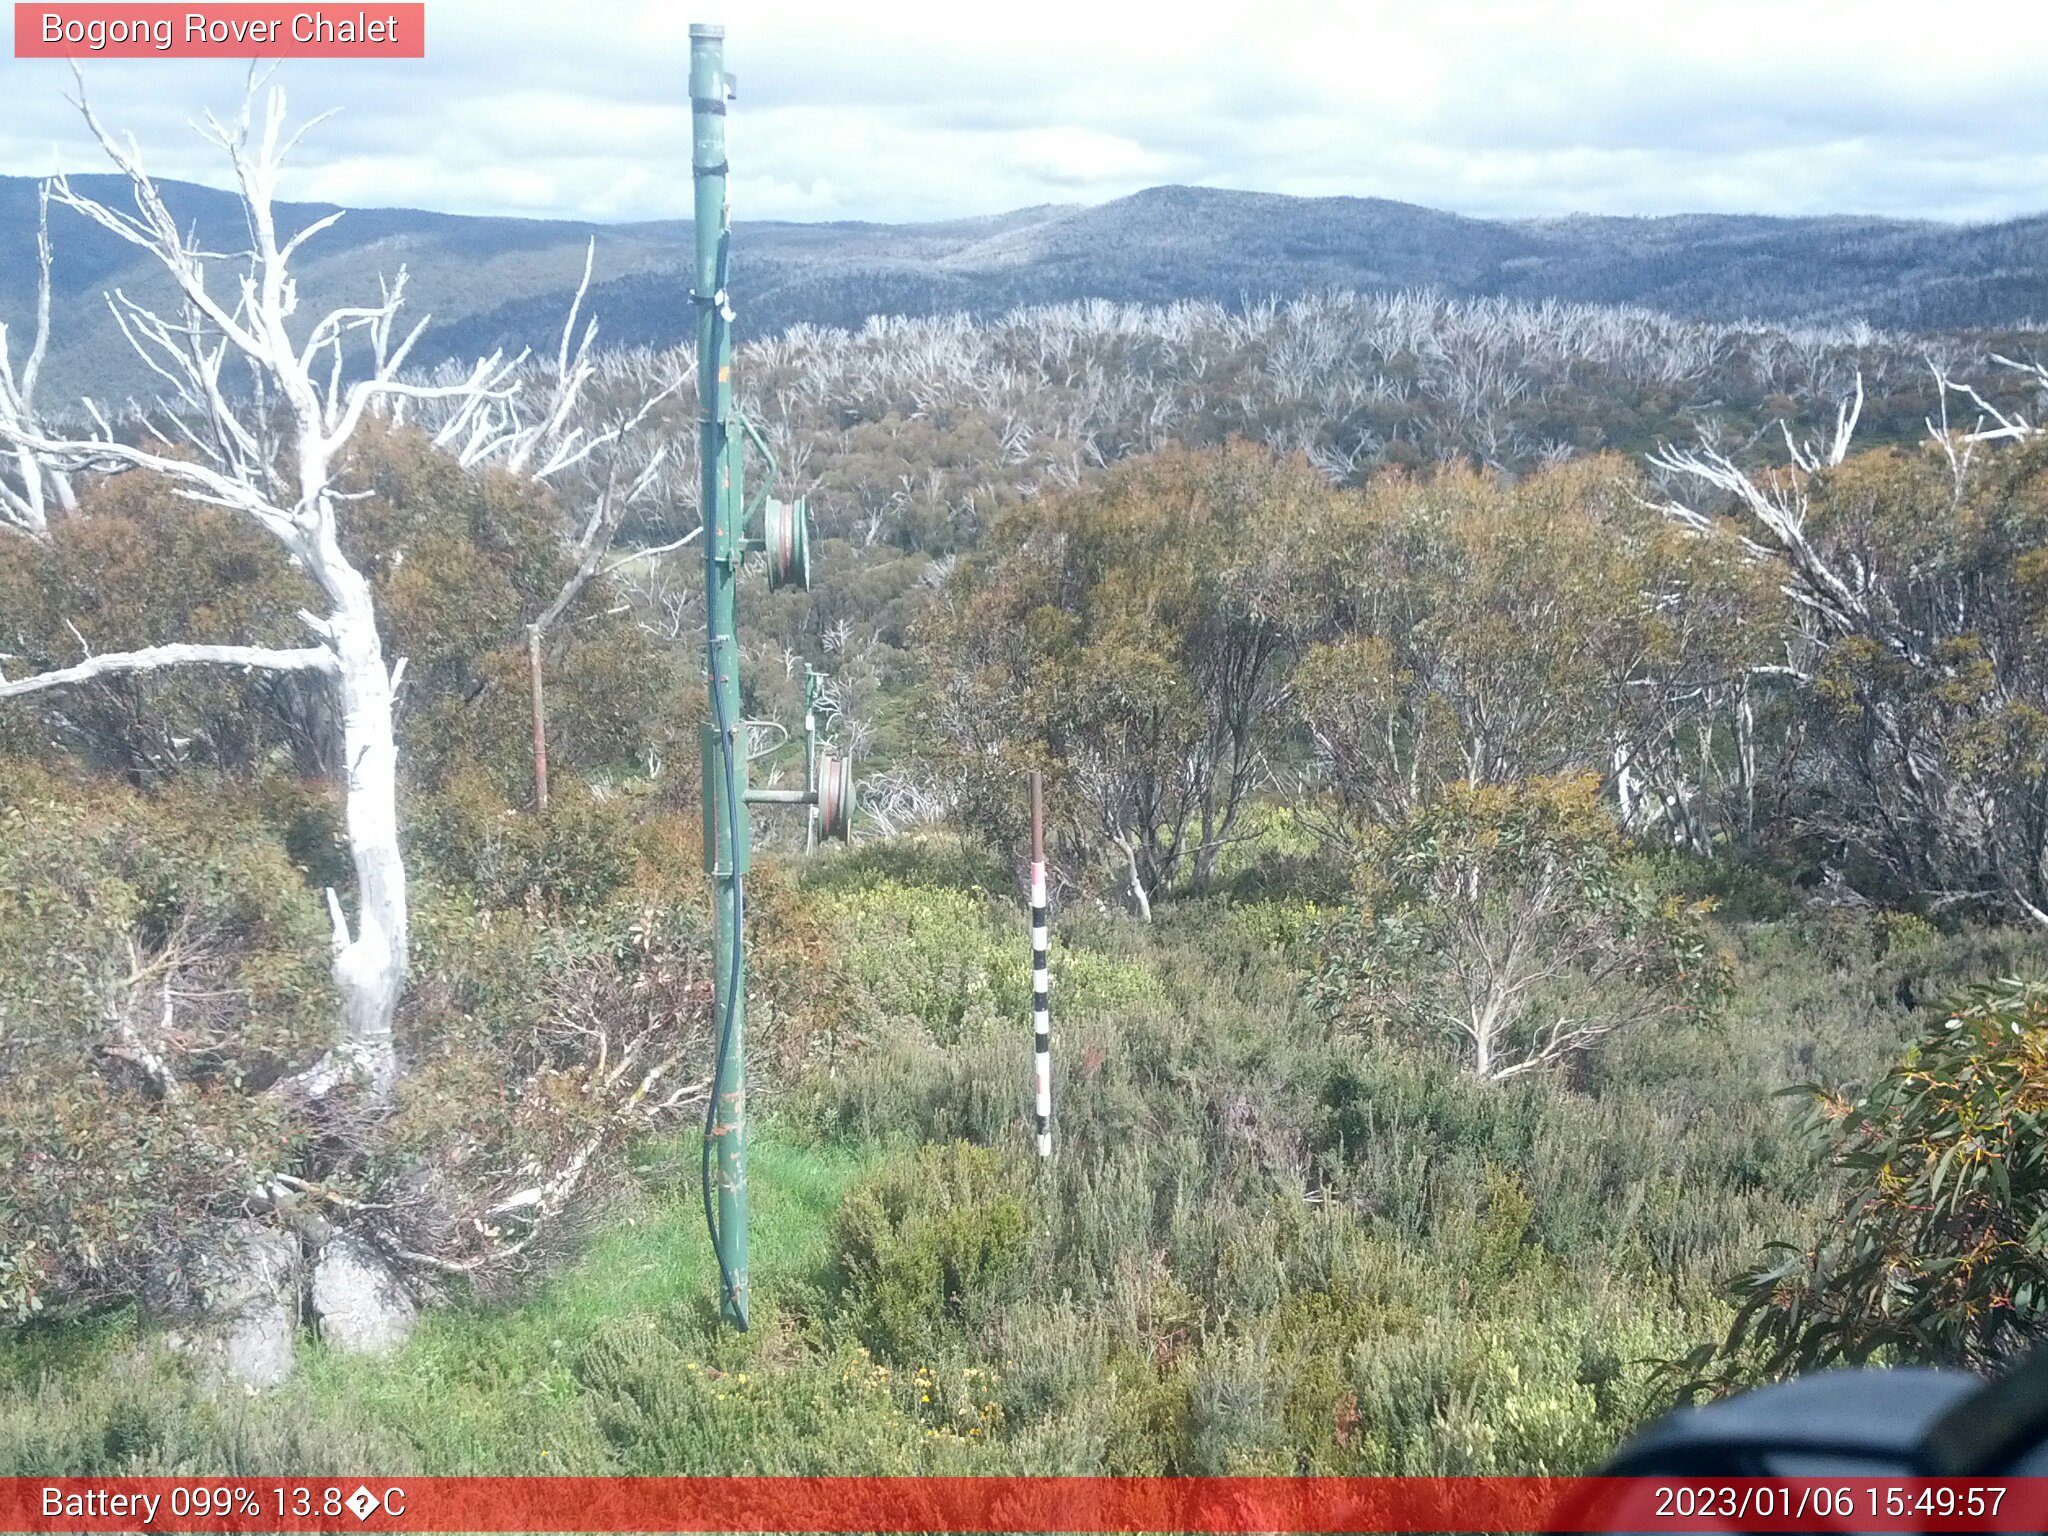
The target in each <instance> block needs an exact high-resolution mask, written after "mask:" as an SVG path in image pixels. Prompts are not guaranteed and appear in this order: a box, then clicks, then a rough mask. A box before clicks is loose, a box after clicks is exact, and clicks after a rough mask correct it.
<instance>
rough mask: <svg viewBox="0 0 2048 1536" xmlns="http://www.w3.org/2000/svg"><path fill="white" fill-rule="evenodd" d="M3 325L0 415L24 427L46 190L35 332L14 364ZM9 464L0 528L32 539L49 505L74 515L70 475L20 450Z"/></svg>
mask: <svg viewBox="0 0 2048 1536" xmlns="http://www.w3.org/2000/svg"><path fill="white" fill-rule="evenodd" d="M7 341H8V338H7V327H6V326H4V325H0V412H4V413H5V414H7V415H8V416H11V417H15V418H18V419H20V420H22V421H26V422H28V423H30V424H32V425H33V424H34V423H35V422H36V421H37V419H38V418H37V416H36V407H35V396H36V378H37V376H38V375H39V374H40V373H41V372H42V369H43V358H44V356H45V355H46V354H47V353H48V352H49V350H50V189H49V188H48V187H47V186H45V187H43V188H41V189H40V197H39V198H38V206H37V209H36V331H35V338H34V340H33V341H31V342H30V343H29V349H28V355H27V356H26V357H24V358H23V359H22V360H21V366H20V368H19V369H17V368H16V367H15V366H14V362H13V359H12V357H11V356H10V355H9V352H8V345H7ZM13 460H14V462H13V464H12V466H11V473H12V477H13V478H12V479H11V480H10V479H9V478H8V476H7V475H6V474H0V528H11V529H13V530H14V531H16V532H18V533H25V534H28V535H29V536H30V537H32V538H41V537H43V536H44V535H45V534H47V533H48V532H49V529H50V506H51V504H52V503H53V502H54V503H55V504H56V506H57V508H58V509H59V510H60V511H63V512H75V511H76V510H77V509H78V499H77V497H76V496H74V495H73V494H72V489H71V477H70V476H69V475H67V474H65V473H64V472H63V471H62V470H61V469H58V468H56V467H55V466H53V465H51V464H48V463H45V462H43V461H41V460H39V459H38V458H37V457H36V456H35V455H34V454H33V453H30V452H29V451H28V450H27V449H25V448H16V449H15V451H14V454H13Z"/></svg>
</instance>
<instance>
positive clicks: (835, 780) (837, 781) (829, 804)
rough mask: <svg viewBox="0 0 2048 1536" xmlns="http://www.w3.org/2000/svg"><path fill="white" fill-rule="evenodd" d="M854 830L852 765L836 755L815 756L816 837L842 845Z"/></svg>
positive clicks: (823, 754) (848, 760)
mask: <svg viewBox="0 0 2048 1536" xmlns="http://www.w3.org/2000/svg"><path fill="white" fill-rule="evenodd" d="M852 828H853V763H852V761H851V760H850V759H848V758H844V757H840V756H839V755H838V754H837V753H833V752H822V753H820V754H819V755H818V836H820V837H834V838H837V839H838V840H839V841H840V842H842V843H843V842H845V841H846V840H847V836H848V834H849V832H850V831H851V830H852Z"/></svg>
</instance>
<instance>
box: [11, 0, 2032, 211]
mask: <svg viewBox="0 0 2048 1536" xmlns="http://www.w3.org/2000/svg"><path fill="white" fill-rule="evenodd" d="M354 8H355V7H354V6H353V5H351V6H350V7H349V9H350V10H351V11H352V10H353V9H354ZM366 8H367V9H369V10H371V11H372V12H374V11H375V8H376V7H375V4H374V0H366ZM10 9H11V8H10ZM691 20H705V21H721V22H723V23H725V25H726V27H727V30H728V38H727V49H728V56H727V64H728V67H729V68H730V69H731V70H732V71H733V72H734V73H735V74H737V76H738V77H739V97H738V100H737V101H736V103H735V104H734V115H733V117H732V120H731V134H732V140H731V142H732V160H733V168H734V178H735V179H734V184H733V212H734V216H735V217H736V218H741V219H748V218H778V219H849V218H858V219H880V220H889V221H899V220H914V219H937V218H948V217H954V216H959V215H965V214H976V213H993V212H997V211H1000V210H1003V209H1008V208H1016V207H1023V206H1027V205H1031V204H1037V203H1048V202H1069V203H1072V202H1081V203H1094V202H1103V201H1106V200H1108V199H1110V198H1114V197H1119V196H1122V195H1123V194H1125V193H1129V192H1133V191H1136V190H1138V189H1139V188H1142V187H1147V186H1155V185H1159V184H1161V183H1168V182H1181V183H1195V184H1201V185H1208V186H1222V187H1239V188H1248V189H1253V190H1258V191H1268V192H1288V193H1298V194H1304V195H1317V196H1320V195H1338V194H1341V195H1349V196H1374V197H1390V198H1398V199H1401V200H1404V201H1408V202H1415V203H1424V204H1428V205H1430V206H1432V207H1437V208H1447V209H1452V210H1455V211H1457V212H1461V213H1470V214H1480V215H1529V214H1563V213H1572V212H1592V213H1679V212H1694V211H1713V212H1760V213H1785V214H1794V213H1799V214H1806V213H1875V214H1889V215H1898V216H1915V217H1928V218H1941V219H1998V218H2007V217H2011V216H2013V215H2016V214H2022V213H2034V212H2040V211H2042V210H2044V209H2048V5H2043V4H2040V3H2038V0H2035V3H2031V4H2017V3H2009V0H1991V3H1974V4H1971V5H1968V6H1960V5H1958V6H1952V7H1945V6H1941V5H1937V4H1926V3H1916V4H1914V5H1912V6H1910V7H1909V6H1907V5H1905V4H1902V3H1900V0H1861V3H1857V4H1846V3H1842V4H1838V3H1833V0H1828V3H1820V0H1776V3H1770V4H1752V3H1748V0H1740V3H1734V0H1690V3H1669V0H1632V3H1607V0H1500V3H1488V0H1399V3H1395V4H1386V3H1380V0H1240V3H1236V4H1229V5H1224V4H1213V3H1208V0H1190V3H1182V4H1167V3H1157V4H1155V3H1130V0H1091V3H1085V4H1084V3H1069V0H1031V3H1029V4H1025V5H1002V6H977V5H975V4H974V3H973V0H938V3H927V0H914V3H904V0H869V3H861V0H836V3H820V0H727V3H723V4H712V3H706V4H702V5H699V4H696V3H695V0H691V3H687V4H686V3H682V0H428V5H427V27H428V42H427V57H426V59H425V60H423V61H406V62H392V63H374V64H365V63H359V62H344V61H306V62H299V63H293V64H289V65H287V66H285V68H284V70H283V71H282V74H281V77H280V78H281V79H282V80H283V82H284V83H285V85H286V87H287V89H288V90H289V91H290V93H291V97H292V102H293V105H294V108H295V109H296V110H300V111H307V112H310V111H321V110H326V109H329V108H338V109H340V111H339V115H338V116H337V117H336V118H334V119H333V120H331V121H329V122H328V123H325V124H323V125H322V126H321V127H320V128H319V129H317V130H316V131H315V133H314V135H313V136H312V137H311V138H309V139H308V140H307V142H306V144H305V145H304V147H303V148H302V150H301V152H300V155H299V157H298V160H297V169H296V174H295V176H294V177H293V178H292V179H291V180H290V181H289V182H288V184H287V187H286V195H287V196H290V197H293V198H303V199H313V200H328V201H334V202H341V203H351V204H359V205H362V204H369V205H392V204H396V205H404V206H409V207H422V208H434V209H441V210H445V211H449V212H458V213H492V214H527V215H537V216H545V217H564V218H587V219H600V220H618V219H640V218H668V217H676V216H679V215H684V214H686V212H687V205H688V197H689V170H688V165H689V139H688V122H687V106H686V103H685V101H684V94H685V73H686V61H687V56H688V40H687V28H688V23H689V22H690V21H691ZM11 55H12V49H11V47H10V49H9V50H8V56H7V57H5V58H0V70H4V71H5V73H4V76H0V171H10V172H16V173H32V174H40V173H43V172H46V171H48V170H49V169H50V168H51V166H52V164H53V163H54V157H56V156H57V155H59V154H61V155H62V157H63V159H64V162H65V163H66V164H67V165H69V166H72V167H74V168H78V169H86V168H96V167H95V166H93V160H92V155H91V154H90V153H89V146H88V145H87V144H86V143H85V142H84V141H83V140H82V137H81V133H80V130H79V128H78V126H77V124H76V122H75V120H74V119H73V118H72V117H71V116H70V112H69V108H67V107H66V106H65V105H64V102H63V94H64V92H65V91H66V90H67V88H68V86H69V75H68V70H67V66H65V65H63V64H61V63H57V62H55V61H43V60H17V59H15V58H13V57H12V56H11ZM240 69H241V66H234V65H223V64H215V63H208V62H203V61H196V60H193V61H187V60H176V61H155V60H152V61H146V62H102V63H95V64H89V65H88V66H87V88H88V90H89V91H91V92H92V93H93V95H94V97H95V100H96V102H97V103H98V105H99V106H100V107H101V109H102V111H103V113H104V115H105V116H106V117H107V118H108V119H109V121H110V122H113V123H116V124H118V125H120V126H124V127H128V128H131V129H133V130H134V132H135V133H136V135H137V137H138V138H139V139H140V140H141V142H142V144H143V147H144V151H145V155H146V157H147V159H148V161H149V163H150V164H151V166H152V167H153V168H154V169H156V170H157V171H158V172H159V173H161V174H164V175H173V176H181V177H189V178H192V179H196V180H205V181H215V182H217V181H218V179H219V178H218V175H217V167H216V165H215V163H214V162H213V161H211V160H209V159H208V157H207V154H206V151H205V148H204V146H202V145H199V144H197V143H196V141H194V139H193V138H192V136H191V134H190V133H189V131H187V130H186V128H185V126H184V124H185V121H186V120H187V119H188V118H190V117H191V116H193V115H195V114H196V113H198V112H199V111H201V110H202V109H204V108H205V107H207V106H215V107H225V106H228V105H231V104H232V103H233V101H234V100H235V98H236V95H237V92H238V88H239V80H240Z"/></svg>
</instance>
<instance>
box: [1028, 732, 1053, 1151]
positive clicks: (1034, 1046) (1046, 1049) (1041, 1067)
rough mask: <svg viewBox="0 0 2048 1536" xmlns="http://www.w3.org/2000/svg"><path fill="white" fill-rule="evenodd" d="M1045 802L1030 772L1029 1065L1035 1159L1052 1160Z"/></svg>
mask: <svg viewBox="0 0 2048 1536" xmlns="http://www.w3.org/2000/svg"><path fill="white" fill-rule="evenodd" d="M1046 929H1047V923H1046V910H1045V800H1044V797H1043V793H1042V791H1041V788H1040V784H1039V778H1038V770H1037V769H1035V768H1034V769H1033V770H1032V771H1031V1061H1032V1067H1033V1077H1032V1083H1033V1087H1034V1089H1035V1094H1036V1096H1035V1099H1034V1101H1033V1110H1034V1112H1035V1117H1036V1120H1037V1126H1038V1155H1039V1156H1040V1157H1051V1156H1052V997H1051V986H1052V976H1051V974H1050V970H1049V967H1048V965H1047V955H1046V945H1047V932H1046Z"/></svg>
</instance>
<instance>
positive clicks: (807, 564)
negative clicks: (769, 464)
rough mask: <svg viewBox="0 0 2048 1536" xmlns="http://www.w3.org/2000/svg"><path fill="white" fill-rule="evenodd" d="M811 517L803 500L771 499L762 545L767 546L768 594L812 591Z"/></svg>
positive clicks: (764, 524)
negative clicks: (785, 590)
mask: <svg viewBox="0 0 2048 1536" xmlns="http://www.w3.org/2000/svg"><path fill="white" fill-rule="evenodd" d="M810 523H811V517H810V508H809V507H807V506H806V505H805V504H804V499H803V497H801V496H799V497H797V499H796V500H795V501H776V500H773V499H770V501H769V502H768V505H767V507H766V508H765V509H764V512H763V516H762V527H761V542H762V543H763V544H765V545H766V546H767V554H768V590H769V591H771V592H780V591H781V590H782V589H783V588H784V587H795V588H796V589H797V590H798V591H799V592H808V591H809V590H810V587H811V527H810Z"/></svg>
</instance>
